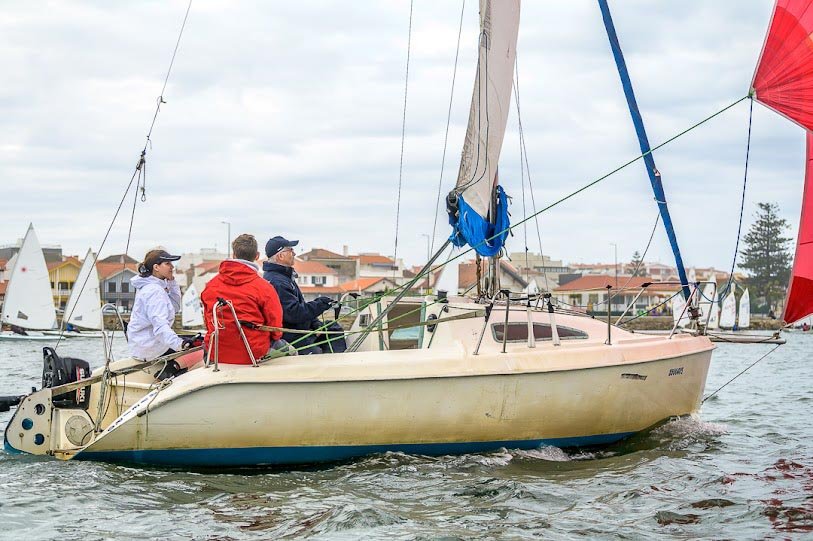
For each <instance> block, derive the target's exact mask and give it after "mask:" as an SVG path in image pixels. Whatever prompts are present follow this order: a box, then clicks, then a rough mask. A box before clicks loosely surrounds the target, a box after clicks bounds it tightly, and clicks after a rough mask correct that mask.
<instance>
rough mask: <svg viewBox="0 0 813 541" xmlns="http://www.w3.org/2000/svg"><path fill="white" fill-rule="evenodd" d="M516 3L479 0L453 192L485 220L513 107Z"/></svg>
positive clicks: (517, 15) (516, 22)
mask: <svg viewBox="0 0 813 541" xmlns="http://www.w3.org/2000/svg"><path fill="white" fill-rule="evenodd" d="M519 9H520V2H519V0H499V1H492V0H480V29H481V31H480V47H479V57H478V61H477V76H476V78H475V81H474V93H473V94H472V98H471V109H470V111H469V123H468V127H467V129H466V140H465V142H464V143H463V153H462V156H461V158H460V171H459V173H458V176H457V184H456V186H455V192H456V193H457V194H458V195H461V196H462V197H463V198H464V199H465V200H466V202H467V203H468V204H469V206H470V207H472V209H474V211H475V212H477V213H478V214H479V215H480V216H482V217H483V218H486V217H487V216H488V214H489V210H490V208H491V201H492V197H493V191H494V186H495V184H496V180H497V165H498V163H499V160H500V151H501V150H502V143H503V138H504V136H505V125H506V123H507V121H508V112H509V110H510V107H511V89H512V83H513V80H514V63H515V62H516V55H517V33H518V31H519Z"/></svg>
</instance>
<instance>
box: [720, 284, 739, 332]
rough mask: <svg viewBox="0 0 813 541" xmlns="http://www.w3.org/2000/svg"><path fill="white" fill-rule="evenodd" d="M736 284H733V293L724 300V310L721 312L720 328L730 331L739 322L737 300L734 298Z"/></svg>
mask: <svg viewBox="0 0 813 541" xmlns="http://www.w3.org/2000/svg"><path fill="white" fill-rule="evenodd" d="M736 289H737V288H736V286H735V285H734V283H733V282H732V283H731V291H730V292H729V293H728V295H726V298H725V299H724V300H723V308H722V310H720V327H723V328H726V329H730V328H732V327H734V323H735V322H736V320H737V299H736V297H734V291H735V290H736Z"/></svg>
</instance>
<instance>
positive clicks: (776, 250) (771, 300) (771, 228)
mask: <svg viewBox="0 0 813 541" xmlns="http://www.w3.org/2000/svg"><path fill="white" fill-rule="evenodd" d="M758 206H759V210H758V211H757V213H756V214H755V217H756V222H754V223H753V224H752V225H751V228H750V229H749V230H748V234H746V235H745V238H744V239H743V243H744V245H745V247H744V248H743V249H742V250H740V256H741V259H740V264H739V266H740V268H742V269H745V270H746V271H748V274H749V276H748V284H749V285H750V286H751V287H753V288H754V290H755V293H756V296H759V297H764V298H765V303H766V304H767V306H768V308H769V309H773V308H775V306H774V304H775V303H776V301H777V300H779V299H781V298H782V297H784V295H785V287H786V286H787V283H788V278H790V261H791V255H790V249H789V245H790V242H791V239H790V238H789V237H784V236H783V233H784V232H785V230H786V229H787V228H788V222H787V220H785V219H784V218H780V217H779V215H778V212H779V207H778V206H777V205H776V204H774V203H758Z"/></svg>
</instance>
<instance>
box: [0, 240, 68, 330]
mask: <svg viewBox="0 0 813 541" xmlns="http://www.w3.org/2000/svg"><path fill="white" fill-rule="evenodd" d="M0 322H2V324H3V325H8V326H10V327H11V326H14V327H17V328H18V329H25V331H22V332H19V331H18V332H14V331H2V332H0V340H15V341H33V340H42V341H45V340H50V341H52V340H53V337H51V336H47V335H45V334H43V333H42V332H38V331H42V330H46V329H53V328H54V327H56V309H55V308H54V298H53V296H52V293H51V281H50V279H49V278H48V266H47V265H46V264H45V256H44V255H43V253H42V248H41V247H40V243H39V240H37V235H36V233H35V232H34V225H33V224H29V225H28V230H27V231H26V233H25V238H24V239H23V243H22V245H21V246H20V251H19V252H18V253H17V254H16V261H15V262H14V266H13V268H12V270H11V277H10V278H9V280H8V286H7V288H6V297H5V300H4V301H3V311H2V314H0ZM23 332H24V333H25V334H23Z"/></svg>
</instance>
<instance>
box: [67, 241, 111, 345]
mask: <svg viewBox="0 0 813 541" xmlns="http://www.w3.org/2000/svg"><path fill="white" fill-rule="evenodd" d="M83 285H84V287H82V286H83ZM100 289H101V288H100V287H99V273H98V271H97V270H96V256H95V255H94V253H93V251H92V250H90V249H88V253H87V255H85V260H84V261H83V262H82V269H81V270H80V271H79V276H78V277H77V278H76V282H75V283H74V284H73V289H71V296H70V297H69V298H68V302H67V304H65V316H64V317H65V318H66V322H67V323H70V324H71V325H76V326H77V327H82V328H85V329H95V330H98V331H100V330H102V329H103V328H104V325H103V320H102V296H101V292H100Z"/></svg>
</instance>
